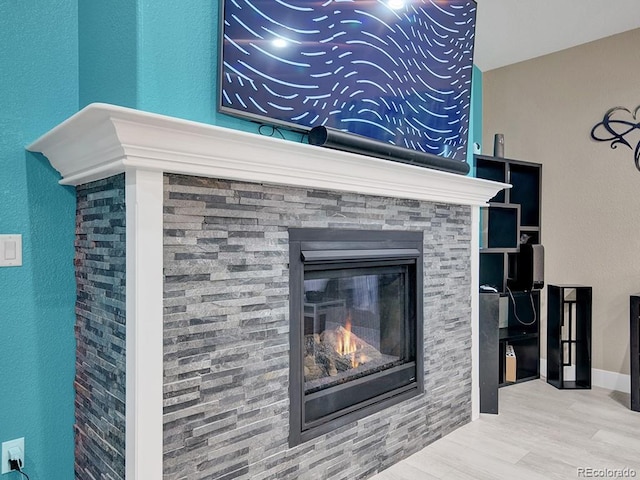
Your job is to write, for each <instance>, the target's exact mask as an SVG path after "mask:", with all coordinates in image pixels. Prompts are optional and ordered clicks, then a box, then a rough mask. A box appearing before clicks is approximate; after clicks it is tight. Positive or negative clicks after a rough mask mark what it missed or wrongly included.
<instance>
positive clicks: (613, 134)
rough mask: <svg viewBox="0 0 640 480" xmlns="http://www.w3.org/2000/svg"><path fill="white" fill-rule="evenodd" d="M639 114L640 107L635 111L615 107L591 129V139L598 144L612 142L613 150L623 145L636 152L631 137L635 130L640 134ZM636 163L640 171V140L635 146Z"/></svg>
mask: <svg viewBox="0 0 640 480" xmlns="http://www.w3.org/2000/svg"><path fill="white" fill-rule="evenodd" d="M639 113H640V105H638V106H637V107H636V108H635V110H633V111H631V110H629V109H628V108H624V107H613V108H611V109H609V110H608V111H607V113H605V114H604V117H603V118H602V121H601V122H599V123H597V124H596V125H595V126H594V127H593V128H592V129H591V138H593V139H594V140H597V141H598V142H611V148H617V147H618V145H620V144H622V145H626V146H627V147H629V148H630V149H631V150H634V147H633V146H632V145H631V142H630V140H629V135H630V134H631V133H632V132H633V131H634V130H638V131H639V132H640V122H639V119H638V114H639ZM625 137H627V138H625ZM634 161H635V164H636V168H637V169H638V170H640V140H639V141H638V143H636V146H635V150H634Z"/></svg>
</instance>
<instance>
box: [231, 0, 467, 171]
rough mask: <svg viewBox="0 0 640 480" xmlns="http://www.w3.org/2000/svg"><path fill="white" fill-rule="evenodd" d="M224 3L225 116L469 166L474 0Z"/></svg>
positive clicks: (258, 0) (262, 0)
mask: <svg viewBox="0 0 640 480" xmlns="http://www.w3.org/2000/svg"><path fill="white" fill-rule="evenodd" d="M221 5H222V15H221V17H222V18H221V29H222V32H221V35H222V41H221V52H220V53H221V54H220V78H219V109H220V111H221V112H224V113H228V114H232V115H236V116H241V117H245V118H249V119H252V120H255V121H259V122H263V123H268V124H275V125H282V126H286V127H289V128H293V129H295V130H300V131H308V130H310V129H311V128H312V127H315V126H326V127H332V128H336V129H339V130H343V131H346V132H351V133H356V134H359V135H363V136H365V137H369V138H372V139H375V140H379V141H383V142H388V143H391V144H393V145H396V146H399V147H403V148H408V149H412V150H416V151H420V152H426V153H429V154H435V155H438V156H441V157H446V158H451V159H455V160H465V159H466V145H467V137H468V128H469V109H470V99H471V74H472V69H473V45H474V35H475V17H476V2H475V1H468V0H222V2H221Z"/></svg>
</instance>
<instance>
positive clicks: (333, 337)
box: [289, 228, 424, 446]
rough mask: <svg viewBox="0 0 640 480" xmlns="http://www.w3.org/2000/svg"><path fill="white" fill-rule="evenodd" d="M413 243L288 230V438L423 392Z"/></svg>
mask: <svg viewBox="0 0 640 480" xmlns="http://www.w3.org/2000/svg"><path fill="white" fill-rule="evenodd" d="M422 242H423V233H422V232H407V231H386V230H382V231H381V230H377V231H367V230H343V229H299V228H292V229H289V265H290V281H289V289H290V292H291V295H290V298H291V301H290V323H291V328H290V343H291V350H290V356H291V361H290V379H291V380H290V397H291V409H290V435H289V443H290V445H292V446H293V445H297V444H299V443H301V442H304V441H306V440H309V439H311V438H314V437H317V436H318V435H321V434H324V433H327V432H329V431H331V430H333V429H335V428H338V427H340V426H343V425H346V424H347V423H349V422H352V421H354V420H356V419H359V418H362V417H364V416H367V415H369V414H371V413H374V412H376V411H379V410H381V409H383V408H387V407H389V406H391V405H393V404H395V403H398V402H400V401H403V400H406V399H407V398H410V397H413V396H415V395H418V394H420V393H422V392H423V390H424V381H423V361H422V356H423V346H422V338H423V335H422V325H423V320H422V302H421V301H418V300H419V299H420V300H421V299H422V278H423V277H422V275H423V274H422Z"/></svg>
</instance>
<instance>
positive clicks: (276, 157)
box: [27, 104, 510, 205]
mask: <svg viewBox="0 0 640 480" xmlns="http://www.w3.org/2000/svg"><path fill="white" fill-rule="evenodd" d="M27 149H28V150H30V151H37V152H42V153H43V154H44V155H46V157H47V158H48V159H49V161H50V162H51V165H53V167H54V168H55V169H56V170H58V171H59V172H60V174H61V175H62V180H61V183H63V184H67V185H81V184H83V183H87V182H90V181H94V180H99V179H102V178H107V177H109V176H112V175H115V174H117V173H120V172H122V171H124V170H125V169H132V168H142V169H145V170H155V171H159V172H168V173H181V174H185V175H195V176H204V177H212V178H220V179H231V180H241V181H248V182H257V183H274V184H280V185H289V186H296V187H305V188H320V189H328V190H339V191H347V192H355V193H363V194H370V195H378V196H388V197H397V198H411V199H417V200H427V201H433V202H441V203H453V204H462V205H485V204H486V202H487V201H488V200H489V199H490V198H492V197H493V196H494V195H495V194H496V193H497V192H498V191H500V190H502V189H504V188H509V187H510V185H507V184H504V183H498V182H492V181H488V180H483V179H477V178H473V177H467V176H464V175H458V174H454V173H448V172H442V171H439V170H434V169H430V168H422V167H417V166H414V165H407V164H403V163H398V162H391V161H387V160H381V159H378V158H372V157H368V156H366V155H359V154H353V153H348V152H342V151H338V150H331V149H327V148H322V147H316V146H313V145H308V144H303V143H296V142H291V141H286V140H282V139H278V138H272V137H265V136H261V135H257V134H253V133H247V132H241V131H238V130H233V129H228V128H222V127H218V126H214V125H207V124H202V123H197V122H190V121H187V120H182V119H177V118H172V117H167V116H163V115H157V114H152V113H147V112H141V111H139V110H133V109H129V108H124V107H117V106H113V105H106V104H91V105H89V106H87V107H85V108H84V109H82V110H81V111H80V112H78V113H76V114H75V115H73V116H72V117H70V118H69V119H67V120H66V121H64V122H63V123H61V124H60V125H58V126H57V127H55V128H54V129H53V130H51V131H50V132H49V133H47V134H45V135H44V136H42V137H41V138H40V139H38V140H36V141H35V142H34V143H32V144H31V145H29V146H28V147H27Z"/></svg>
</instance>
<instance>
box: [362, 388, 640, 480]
mask: <svg viewBox="0 0 640 480" xmlns="http://www.w3.org/2000/svg"><path fill="white" fill-rule="evenodd" d="M499 400H500V402H499V410H500V414H499V415H487V414H482V415H481V416H480V419H479V420H477V421H475V422H472V423H470V424H468V425H465V426H464V427H461V428H459V429H458V430H456V431H454V432H453V433H451V434H450V435H448V436H446V437H444V438H442V439H441V440H438V441H437V442H435V443H433V444H431V445H429V446H428V447H426V448H425V449H423V450H422V451H420V452H418V453H416V454H415V455H413V456H411V457H409V458H407V459H405V460H404V461H402V462H400V463H398V464H396V465H394V466H393V467H391V468H389V469H387V470H385V471H383V472H382V473H380V474H378V475H376V476H374V477H372V480H435V479H439V480H445V479H446V480H454V479H455V480H501V479H505V480H507V479H508V480H529V479H530V480H550V479H572V478H634V477H635V478H640V412H633V411H631V410H629V402H630V399H629V395H628V394H623V393H620V392H611V391H608V390H603V389H599V388H593V389H592V390H557V389H556V388H554V387H552V386H551V385H549V384H547V383H546V382H545V381H544V380H534V381H530V382H525V383H521V384H517V385H511V386H508V387H504V388H501V389H500V391H499ZM588 468H592V469H611V470H610V471H604V472H603V471H592V472H589V471H588V470H586V469H588ZM624 468H628V469H631V470H633V472H627V476H626V477H625V476H622V475H619V476H618V477H616V476H615V474H616V473H617V472H615V470H616V469H624ZM580 469H585V470H580ZM589 473H591V475H589ZM619 473H622V474H624V472H619ZM629 473H630V474H629ZM603 474H604V475H603ZM634 474H635V475H634ZM607 475H608V476H607Z"/></svg>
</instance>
